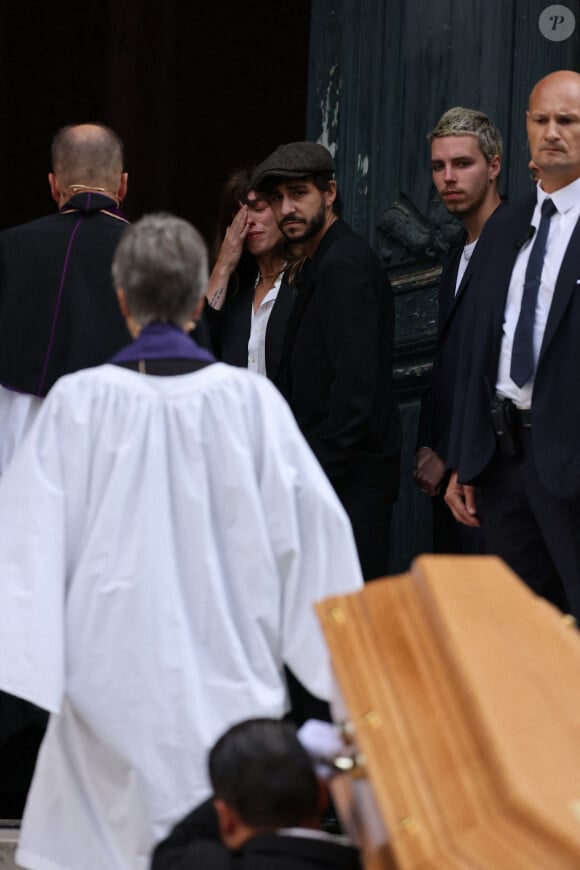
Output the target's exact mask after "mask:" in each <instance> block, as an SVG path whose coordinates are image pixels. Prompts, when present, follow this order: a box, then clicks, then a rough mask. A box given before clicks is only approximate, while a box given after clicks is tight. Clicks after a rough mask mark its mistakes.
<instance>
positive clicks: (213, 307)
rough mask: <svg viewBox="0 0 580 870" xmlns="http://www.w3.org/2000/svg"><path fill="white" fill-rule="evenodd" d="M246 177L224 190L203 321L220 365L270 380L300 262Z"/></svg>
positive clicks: (237, 176)
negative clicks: (235, 367) (250, 370)
mask: <svg viewBox="0 0 580 870" xmlns="http://www.w3.org/2000/svg"><path fill="white" fill-rule="evenodd" d="M251 177H252V170H251V169H241V170H237V171H236V172H234V173H233V174H232V175H231V176H230V177H229V179H228V181H227V183H226V186H225V188H224V192H223V195H222V206H221V214H220V220H219V224H218V229H217V232H216V236H215V239H214V243H213V246H212V259H213V271H212V273H211V277H210V281H209V285H208V288H207V291H206V306H205V310H204V319H205V322H206V324H207V327H208V329H209V335H210V339H211V346H212V350H213V352H214V353H215V355H216V356H217V357H218V358H219V359H221V360H223V361H224V362H227V363H230V364H232V365H237V366H242V367H245V368H250V369H253V370H254V371H257V372H260V373H261V374H265V375H267V376H268V377H269V378H270V379H273V378H274V376H275V374H276V370H277V368H278V365H279V363H280V356H281V353H282V344H283V340H284V333H285V330H286V323H287V321H288V317H289V314H290V311H291V309H292V305H293V303H294V295H295V293H294V289H293V286H292V285H293V282H294V279H295V277H296V274H297V272H298V271H299V269H300V266H301V264H302V259H301V257H300V255H299V254H297V253H295V252H293V250H292V249H291V248H290V246H289V245H288V242H287V241H286V239H285V238H284V236H283V235H282V233H281V232H280V230H279V228H278V225H277V223H276V220H275V218H274V214H273V212H272V209H271V208H270V205H269V203H268V202H267V200H265V199H264V198H263V196H261V195H259V194H257V193H256V192H255V191H254V190H252V189H251V186H250V182H251Z"/></svg>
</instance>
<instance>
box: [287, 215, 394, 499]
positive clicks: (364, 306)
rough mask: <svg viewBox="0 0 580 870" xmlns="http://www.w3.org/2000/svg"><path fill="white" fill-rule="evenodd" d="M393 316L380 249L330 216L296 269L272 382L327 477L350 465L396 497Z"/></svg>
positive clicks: (333, 477) (337, 475)
mask: <svg viewBox="0 0 580 870" xmlns="http://www.w3.org/2000/svg"><path fill="white" fill-rule="evenodd" d="M393 323H394V314H393V296H392V291H391V287H390V284H389V281H388V279H387V277H386V275H385V273H384V270H383V268H382V266H381V263H380V261H379V259H378V257H377V255H376V254H375V253H374V251H373V250H372V249H371V248H370V247H369V245H368V244H367V243H366V242H365V241H364V240H363V239H362V238H360V236H358V235H357V234H356V233H354V232H353V231H352V230H351V229H350V227H349V226H347V224H346V223H344V221H342V220H337V221H335V223H333V224H332V225H331V226H330V228H329V229H328V231H327V232H326V234H325V235H324V237H323V239H322V241H321V242H320V245H319V246H318V249H317V251H316V253H315V254H314V257H313V258H312V259H311V260H310V261H309V262H307V264H306V265H305V267H304V268H303V269H302V272H301V274H300V278H299V282H298V285H297V299H296V303H295V305H294V308H293V310H292V313H291V315H290V319H289V321H288V328H287V331H286V340H285V343H284V351H283V357H282V361H281V364H280V368H279V374H278V377H277V378H276V379H275V382H276V384H277V385H278V386H279V388H280V390H281V391H282V393H283V395H285V396H286V398H287V400H288V402H289V404H290V407H291V409H292V411H293V413H294V416H295V417H296V420H297V422H298V425H299V427H300V429H301V430H302V432H303V434H304V435H305V437H306V440H307V441H308V442H309V444H310V446H311V448H312V449H313V451H314V453H315V454H316V456H317V457H318V459H319V461H320V463H321V465H322V467H323V468H324V470H325V471H326V473H327V475H328V477H329V478H330V480H331V481H333V482H334V483H336V482H337V480H338V479H339V478H340V477H341V476H342V475H343V474H345V473H348V472H354V473H355V474H356V475H357V476H359V478H360V480H361V481H365V482H366V483H367V484H369V485H371V486H375V487H379V488H384V489H385V490H388V491H392V493H393V495H395V494H396V490H397V487H398V456H399V449H400V424H399V411H398V406H397V403H396V400H395V393H394V388H393V380H392V354H393Z"/></svg>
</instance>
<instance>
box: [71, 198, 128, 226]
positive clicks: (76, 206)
mask: <svg viewBox="0 0 580 870" xmlns="http://www.w3.org/2000/svg"><path fill="white" fill-rule="evenodd" d="M71 211H81V212H85V213H87V214H89V213H91V212H95V211H104V212H106V213H107V214H110V215H115V217H119V218H121V219H122V220H124V221H125V222H126V223H129V221H128V220H127V218H126V217H125V215H124V214H123V212H122V211H121V209H120V208H119V206H118V205H117V203H116V202H115V200H114V199H111V197H110V196H107V195H106V194H103V193H93V192H92V191H88V192H86V193H75V195H74V196H72V197H71V198H70V199H69V200H68V202H65V204H64V205H63V207H62V208H61V209H59V212H60V214H70V212H71Z"/></svg>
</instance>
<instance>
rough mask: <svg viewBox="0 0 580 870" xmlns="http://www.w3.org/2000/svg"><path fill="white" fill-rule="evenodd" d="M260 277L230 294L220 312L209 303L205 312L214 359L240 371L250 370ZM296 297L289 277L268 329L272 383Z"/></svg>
mask: <svg viewBox="0 0 580 870" xmlns="http://www.w3.org/2000/svg"><path fill="white" fill-rule="evenodd" d="M257 274H258V273H257V271H253V272H252V273H251V274H248V275H245V276H244V278H243V279H241V281H240V286H239V287H238V289H237V290H235V291H233V292H230V291H229V290H228V296H227V298H226V301H225V303H224V305H223V307H222V308H221V309H220V310H219V311H216V310H215V309H214V308H212V307H211V306H210V305H208V304H207V302H206V304H205V307H204V312H203V320H204V322H205V325H206V327H207V330H208V333H209V337H210V344H211V350H212V351H213V353H214V355H215V356H216V357H217V358H218V359H220V360H222V361H223V362H226V363H229V364H230V365H234V366H239V367H240V368H247V367H248V340H249V338H250V328H251V313H252V300H253V295H254V285H255V281H256V277H257ZM294 297H295V292H294V289H293V288H292V287H291V286H290V285H289V284H288V282H287V280H286V278H285V277H284V278H282V283H281V284H280V289H279V291H278V296H277V297H276V301H275V302H274V305H273V307H272V311H271V313H270V317H269V318H268V326H267V327H266V348H265V351H266V374H267V375H268V377H269V378H270V380H274V379H275V377H276V375H277V372H278V366H279V365H280V358H281V355H282V346H283V342H284V334H285V332H286V324H287V322H288V318H289V316H290V311H291V310H292V306H293V304H294Z"/></svg>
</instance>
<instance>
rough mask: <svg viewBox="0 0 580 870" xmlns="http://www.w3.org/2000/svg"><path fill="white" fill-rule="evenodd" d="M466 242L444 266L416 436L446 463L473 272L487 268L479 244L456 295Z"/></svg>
mask: <svg viewBox="0 0 580 870" xmlns="http://www.w3.org/2000/svg"><path fill="white" fill-rule="evenodd" d="M503 207H504V204H503V203H500V205H499V206H498V208H497V210H496V212H494V214H497V212H499V211H501V209H502V208H503ZM466 241H467V236H466V235H465V234H464V235H463V237H462V238H461V240H460V242H459V243H458V244H457V245H456V246H454V247H453V248H452V249H451V251H450V252H449V254H448V255H447V258H446V259H445V262H444V263H443V269H442V271H441V278H440V280H439V293H438V303H439V313H438V321H437V345H436V348H435V356H434V358H433V372H432V375H431V383H430V386H429V389H428V391H427V393H426V394H425V396H424V397H423V401H422V402H421V416H420V418H419V430H418V437H417V449H419V448H420V447H431V448H432V449H433V450H434V451H435V452H436V453H437V455H438V456H440V457H441V459H443V460H446V459H447V452H448V442H449V430H450V428H451V421H452V417H453V402H454V399H455V389H456V380H457V376H458V366H459V358H460V354H461V342H462V339H461V336H462V330H463V323H464V321H465V320H466V318H468V317H469V312H470V310H471V309H472V307H473V305H474V304H475V302H474V301H472V297H473V281H472V278H473V275H474V271H477V270H478V269H480V268H485V263H484V262H482V258H481V250H480V247H479V242H478V244H477V245H476V247H475V250H474V251H473V253H472V255H471V258H470V260H469V263H468V264H467V268H466V269H465V272H464V273H463V277H462V279H461V283H460V285H459V287H458V288H457V293H455V285H456V282H457V272H458V269H459V264H460V261H461V257H462V254H463V248H464V246H465V243H466Z"/></svg>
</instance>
